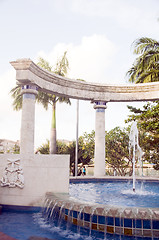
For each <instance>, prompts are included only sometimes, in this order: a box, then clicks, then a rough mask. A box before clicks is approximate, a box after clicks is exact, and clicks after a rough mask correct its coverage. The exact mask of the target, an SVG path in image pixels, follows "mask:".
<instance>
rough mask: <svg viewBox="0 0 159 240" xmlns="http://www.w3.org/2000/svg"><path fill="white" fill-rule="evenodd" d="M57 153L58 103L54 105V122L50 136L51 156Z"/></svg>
mask: <svg viewBox="0 0 159 240" xmlns="http://www.w3.org/2000/svg"><path fill="white" fill-rule="evenodd" d="M55 153H56V103H55V102H54V103H53V105H52V122H51V135H50V154H55Z"/></svg>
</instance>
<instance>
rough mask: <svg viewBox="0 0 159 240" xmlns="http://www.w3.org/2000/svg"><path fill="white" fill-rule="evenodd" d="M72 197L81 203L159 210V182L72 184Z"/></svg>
mask: <svg viewBox="0 0 159 240" xmlns="http://www.w3.org/2000/svg"><path fill="white" fill-rule="evenodd" d="M69 193H70V196H71V197H73V198H77V199H79V200H81V201H85V202H91V203H99V204H107V205H113V206H119V207H120V206H121V207H122V206H128V207H146V208H147V207H149V208H159V182H148V181H146V182H143V181H137V182H136V190H135V192H133V190H132V181H126V182H125V181H115V182H114V181H105V182H87V183H83V182H80V183H78V182H77V183H71V184H70V190H69Z"/></svg>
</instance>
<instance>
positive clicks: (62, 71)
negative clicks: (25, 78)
mask: <svg viewBox="0 0 159 240" xmlns="http://www.w3.org/2000/svg"><path fill="white" fill-rule="evenodd" d="M66 53H67V52H64V55H63V56H62V58H61V59H59V60H58V61H57V64H56V67H55V70H54V71H52V67H51V66H50V64H49V62H48V61H46V60H45V59H43V58H39V61H38V63H37V64H38V65H39V66H40V67H42V68H44V69H46V70H47V71H50V72H54V73H56V74H58V75H60V76H66V74H67V71H68V68H69V63H68V60H67V57H66ZM20 92H21V87H20V86H16V87H15V88H13V89H12V90H11V91H10V93H11V96H12V97H13V98H14V101H13V109H14V110H20V109H21V108H22V96H21V94H20ZM36 101H37V102H39V103H41V104H42V105H43V107H44V108H45V109H46V110H47V109H48V106H49V104H51V106H52V122H51V135H50V154H55V153H56V103H57V102H60V103H62V102H65V103H67V104H71V102H70V99H69V98H65V97H58V96H56V95H52V94H49V93H44V92H41V91H39V92H38V94H37V96H36Z"/></svg>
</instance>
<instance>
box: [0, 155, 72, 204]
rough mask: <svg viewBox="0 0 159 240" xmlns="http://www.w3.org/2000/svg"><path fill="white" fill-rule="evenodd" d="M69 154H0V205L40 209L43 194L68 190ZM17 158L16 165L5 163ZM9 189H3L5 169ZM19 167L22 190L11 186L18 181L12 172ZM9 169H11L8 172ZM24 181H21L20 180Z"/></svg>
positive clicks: (66, 191)
mask: <svg viewBox="0 0 159 240" xmlns="http://www.w3.org/2000/svg"><path fill="white" fill-rule="evenodd" d="M69 158H70V157H69V155H38V154H37V155H30V156H29V155H28V156H26V155H22V154H2V155H0V179H1V186H0V204H5V205H19V206H41V204H42V202H43V200H44V197H45V194H46V192H56V193H68V190H69ZM8 159H9V160H11V161H13V162H14V160H17V159H20V161H18V164H19V165H17V164H14V163H13V164H12V163H11V162H9V161H8ZM8 163H9V164H10V165H9V166H10V167H9V168H8V170H7V171H8V172H7V174H8V176H9V178H10V179H9V181H10V183H11V184H10V186H9V185H7V184H6V186H2V185H5V184H2V182H5V176H6V175H5V171H6V168H7V166H8ZM14 165H15V168H16V167H17V166H21V168H22V174H21V179H22V180H24V184H23V185H24V186H22V188H20V187H18V186H14V182H15V180H16V179H17V176H16V174H17V173H14ZM10 169H11V170H10ZM23 178H24V179H23Z"/></svg>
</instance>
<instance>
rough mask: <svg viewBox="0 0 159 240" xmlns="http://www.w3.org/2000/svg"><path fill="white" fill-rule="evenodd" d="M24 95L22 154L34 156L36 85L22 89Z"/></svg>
mask: <svg viewBox="0 0 159 240" xmlns="http://www.w3.org/2000/svg"><path fill="white" fill-rule="evenodd" d="M21 93H22V95H23V104H22V118H21V136H20V153H22V154H34V124H35V96H36V94H37V88H36V86H35V85H25V86H23V87H22V90H21Z"/></svg>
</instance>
